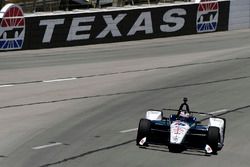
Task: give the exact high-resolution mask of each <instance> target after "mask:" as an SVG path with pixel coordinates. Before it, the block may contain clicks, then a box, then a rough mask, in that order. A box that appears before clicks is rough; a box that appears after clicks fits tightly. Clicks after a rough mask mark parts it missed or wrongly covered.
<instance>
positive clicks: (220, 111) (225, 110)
mask: <svg viewBox="0 0 250 167" xmlns="http://www.w3.org/2000/svg"><path fill="white" fill-rule="evenodd" d="M227 111H229V110H228V109H221V110H216V111H212V112H209V113H208V114H221V113H224V112H227ZM137 130H138V128H132V129H127V130H122V131H120V133H129V132H134V131H137Z"/></svg>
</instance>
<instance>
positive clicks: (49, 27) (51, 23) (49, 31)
mask: <svg viewBox="0 0 250 167" xmlns="http://www.w3.org/2000/svg"><path fill="white" fill-rule="evenodd" d="M63 23H64V19H53V20H41V21H40V24H39V26H46V30H45V33H44V36H43V43H49V42H50V41H51V37H52V35H53V32H54V29H55V26H56V25H60V24H63Z"/></svg>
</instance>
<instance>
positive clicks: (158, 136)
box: [136, 109, 226, 154]
mask: <svg viewBox="0 0 250 167" xmlns="http://www.w3.org/2000/svg"><path fill="white" fill-rule="evenodd" d="M164 110H166V109H163V110H148V111H147V112H146V118H142V119H141V120H140V123H139V127H138V131H137V138H136V144H137V145H138V146H140V147H141V146H143V147H147V146H149V144H157V145H159V144H160V145H161V144H162V145H167V146H168V149H169V151H170V152H182V151H184V150H186V149H198V150H204V151H205V153H206V154H217V151H220V150H221V149H222V148H223V146H224V138H225V128H226V119H224V118H219V117H215V116H213V115H212V114H208V113H202V112H192V111H191V112H190V114H189V113H187V114H186V113H183V112H181V115H179V116H177V115H176V114H171V115H170V117H164V116H163V111H164ZM169 110H173V109H169ZM173 111H178V110H173ZM194 114H201V115H205V116H208V118H207V119H208V124H207V125H202V124H201V122H199V121H197V118H196V117H194V116H193V115H194Z"/></svg>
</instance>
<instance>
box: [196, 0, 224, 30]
mask: <svg viewBox="0 0 250 167" xmlns="http://www.w3.org/2000/svg"><path fill="white" fill-rule="evenodd" d="M218 18H219V3H218V2H217V1H215V0H203V1H201V2H200V4H199V6H198V10H197V19H196V29H197V32H198V33H204V32H214V31H216V30H217V25H218Z"/></svg>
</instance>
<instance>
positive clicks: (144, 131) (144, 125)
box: [136, 119, 151, 145]
mask: <svg viewBox="0 0 250 167" xmlns="http://www.w3.org/2000/svg"><path fill="white" fill-rule="evenodd" d="M150 131H151V122H150V121H149V120H147V119H141V120H140V123H139V127H138V131H137V138H136V144H137V145H139V143H140V141H141V140H142V139H143V138H144V137H146V139H147V140H148V139H149V137H150ZM144 145H146V143H144Z"/></svg>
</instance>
